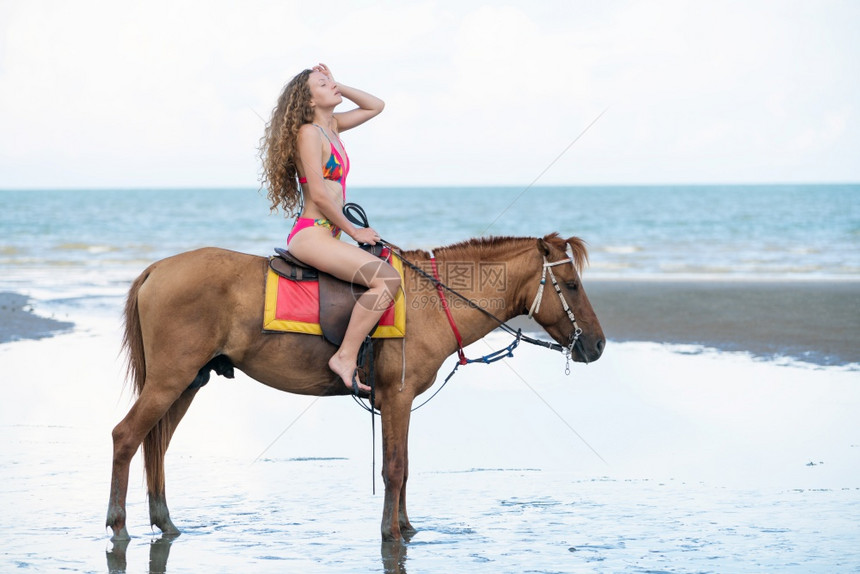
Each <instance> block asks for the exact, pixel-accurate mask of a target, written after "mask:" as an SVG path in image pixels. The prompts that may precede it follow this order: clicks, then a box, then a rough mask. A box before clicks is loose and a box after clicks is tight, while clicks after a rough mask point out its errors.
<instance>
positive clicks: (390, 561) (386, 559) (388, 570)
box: [379, 540, 406, 574]
mask: <svg viewBox="0 0 860 574" xmlns="http://www.w3.org/2000/svg"><path fill="white" fill-rule="evenodd" d="M379 551H380V554H382V568H383V572H385V574H406V542H405V541H404V542H401V541H399V540H394V541H388V542H385V541H384V542H383V543H382V546H380V549H379Z"/></svg>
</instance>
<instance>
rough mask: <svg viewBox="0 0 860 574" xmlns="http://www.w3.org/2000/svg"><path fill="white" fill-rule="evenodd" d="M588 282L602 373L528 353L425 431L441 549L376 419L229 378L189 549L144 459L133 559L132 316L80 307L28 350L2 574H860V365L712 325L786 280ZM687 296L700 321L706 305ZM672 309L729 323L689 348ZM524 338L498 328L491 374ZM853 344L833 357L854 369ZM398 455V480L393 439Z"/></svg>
mask: <svg viewBox="0 0 860 574" xmlns="http://www.w3.org/2000/svg"><path fill="white" fill-rule="evenodd" d="M585 285H586V288H587V290H588V292H589V294H590V295H591V298H592V302H593V303H594V306H595V309H596V310H597V311H598V314H599V316H601V319H603V320H604V324H605V329H606V332H607V335H608V337H609V343H608V345H607V349H606V352H605V354H604V357H602V358H601V359H600V360H599V361H597V362H596V363H593V364H590V365H587V366H585V365H580V364H577V365H574V366H573V368H572V372H571V375H570V376H568V377H566V376H565V375H564V373H563V370H564V359H563V357H562V356H561V355H560V354H558V353H554V352H551V351H547V350H545V349H539V348H535V347H529V346H526V345H521V346H520V348H518V349H517V350H516V352H515V356H514V357H513V358H511V359H506V360H505V361H504V362H502V363H497V364H495V365H490V366H487V365H470V366H467V367H462V368H461V369H460V370H459V371H458V374H457V375H456V376H455V377H454V378H453V379H452V381H451V382H450V383H449V384H448V385H447V386H446V388H445V389H443V391H442V392H441V393H440V394H439V395H438V396H437V397H436V398H435V399H433V401H432V402H430V403H429V404H428V405H427V406H425V407H423V408H422V409H421V410H419V411H417V412H416V413H415V414H414V415H413V418H412V425H411V431H410V443H411V444H410V482H409V489H408V490H409V509H410V516H411V518H412V521H413V523H414V524H415V526H416V527H417V528H418V530H419V532H418V533H417V534H416V535H415V537H414V538H413V539H412V540H411V541H410V543H409V544H408V545H406V546H400V545H390V544H382V545H380V542H379V517H380V513H381V504H382V488H383V486H382V481H381V479H380V478H379V476H378V473H379V471H380V468H379V466H377V467H376V469H375V473H376V475H377V476H376V479H375V487H376V494H375V495H374V494H372V493H371V488H372V485H373V480H374V479H373V475H374V471H373V470H372V467H371V461H372V457H371V446H372V441H371V436H370V421H369V420H368V419H369V416H368V415H367V413H365V412H364V411H362V410H361V409H359V408H357V407H356V406H355V405H354V404H352V401H351V400H350V399H348V398H346V397H343V398H339V399H337V398H335V399H316V398H313V397H297V396H292V395H287V394H284V393H279V392H277V391H273V390H272V389H269V388H267V387H264V386H262V385H259V384H257V383H255V382H253V381H251V380H249V379H248V378H247V377H245V376H244V375H242V374H241V373H238V375H237V378H236V379H235V380H227V379H222V378H219V377H215V378H213V381H212V382H211V383H210V384H209V385H208V386H207V387H206V388H205V389H204V390H203V391H202V392H201V393H200V395H199V397H198V399H196V401H195V403H194V405H193V406H192V408H191V410H190V411H189V414H188V415H187V417H186V419H185V420H184V421H183V423H182V425H181V426H180V429H179V431H178V432H177V435H176V438H175V439H174V442H173V444H172V445H171V451H170V452H169V453H168V459H167V460H168V462H167V473H168V492H169V497H170V500H171V501H172V505H171V508H172V511H173V517H174V520H175V522H176V523H177V525H179V527H180V529H181V530H183V535H182V536H180V537H179V538H178V539H176V540H170V539H162V538H161V537H160V536H159V534H158V533H157V532H156V533H152V534H151V531H150V528H149V526H148V516H147V510H146V500H145V492H144V491H145V488H144V486H143V483H142V478H140V479H138V478H135V477H142V474H141V468H140V464H141V462H140V460H139V457H137V458H136V459H135V462H134V464H133V467H132V480H131V483H130V487H129V505H128V508H129V529H130V531H131V533H132V535H133V536H134V538H133V539H132V541H131V542H130V543H129V544H128V545H127V546H125V545H121V546H120V547H115V546H114V545H113V544H112V543H110V542H109V541H108V540H107V535H106V534H105V533H104V531H103V530H102V525H103V522H104V511H105V507H106V498H107V488H108V478H109V473H110V449H111V446H110V444H111V443H110V429H111V428H112V426H113V425H114V424H115V423H116V422H118V421H119V419H120V418H122V416H124V414H125V411H126V410H127V408H128V406H129V403H128V399H129V393H128V390H127V388H126V390H125V391H123V389H124V385H123V382H122V380H123V368H122V367H123V366H122V363H121V359H120V357H118V351H119V339H120V321H119V310H120V306H119V303H120V300H119V299H118V300H117V301H116V302H115V304H114V305H113V306H112V307H113V309H112V311H111V312H102V313H81V314H75V312H72V313H71V316H69V317H68V319H70V320H71V321H72V322H74V323H75V328H74V329H73V330H71V332H70V331H69V330H68V329H67V328H66V327H65V326H63V327H62V330H61V331H60V332H59V333H58V334H57V335H56V336H53V337H50V338H43V339H40V340H36V339H35V338H34V339H32V340H23V338H24V337H25V336H28V335H29V336H30V337H35V336H37V335H38V336H41V335H42V334H44V333H43V331H41V330H40V329H36V330H31V331H27V330H26V329H27V328H25V329H24V330H23V331H20V330H19V331H17V332H15V333H14V334H13V335H12V337H13V338H14V339H17V340H14V341H12V342H9V343H6V344H3V345H0V366H2V369H3V372H4V376H3V381H4V389H6V391H7V396H8V397H10V399H11V400H6V401H3V403H2V406H0V415H2V419H1V420H2V421H3V423H2V425H0V433H2V437H0V439H2V441H3V444H4V445H5V446H4V449H3V450H2V455H0V484H2V486H0V501H2V504H3V506H4V508H5V509H6V511H5V512H4V514H3V517H2V518H0V526H2V528H3V531H4V532H6V533H7V534H6V537H5V549H4V553H3V555H2V558H0V567H2V569H13V568H14V569H20V568H23V569H31V570H35V571H52V570H55V569H58V568H62V569H63V570H65V571H74V572H96V571H104V570H105V567H106V566H107V567H108V568H109V569H113V570H112V571H118V572H120V571H129V572H132V571H140V570H141V568H145V567H146V565H147V564H150V568H155V569H153V570H151V571H162V570H158V569H157V568H161V567H162V566H159V565H163V567H164V568H166V570H164V571H168V572H199V571H201V569H202V570H205V571H211V572H228V571H254V572H281V571H283V570H284V569H289V570H294V569H298V570H302V571H307V572H379V571H386V572H408V571H416V572H421V571H440V570H450V569H452V568H455V569H461V570H475V571H493V572H522V571H525V570H529V571H534V572H645V571H671V572H727V571H731V572H762V571H779V572H836V571H839V572H852V571H858V569H860V553H858V552H857V550H856V547H857V544H856V542H857V541H858V540H860V528H858V525H857V523H856V520H854V519H853V517H854V516H856V515H857V511H858V510H860V481H858V477H860V428H858V426H857V424H856V420H855V419H856V417H855V414H856V412H858V409H860V385H858V375H857V373H858V371H857V370H856V366H853V367H852V366H851V364H850V363H848V362H847V360H848V359H849V358H850V357H851V355H850V351H851V350H849V351H848V353H849V354H847V355H840V356H843V357H844V358H843V359H840V361H841V363H840V364H839V365H836V366H834V365H827V364H823V363H822V362H814V361H804V360H803V359H802V357H798V356H794V355H792V354H791V353H786V352H784V351H785V350H786V349H789V348H790V345H788V342H781V343H780V344H779V345H777V347H778V348H777V347H768V346H767V345H763V346H761V347H759V348H760V350H761V352H760V353H757V352H754V351H755V350H754V349H753V345H754V344H764V343H767V341H768V340H770V337H771V335H772V334H773V333H778V332H783V331H785V330H786V329H787V328H788V326H789V325H790V322H789V321H788V320H787V319H783V320H781V321H774V322H773V324H772V325H770V326H769V327H768V329H765V330H758V331H749V332H748V333H747V334H745V335H743V336H741V337H740V338H737V339H732V341H731V344H737V345H738V346H739V347H740V348H739V349H737V350H731V351H730V350H720V347H721V343H720V341H721V339H720V337H721V336H723V335H724V334H725V332H726V329H728V330H729V331H732V329H731V325H729V326H728V327H727V326H725V325H715V322H716V321H715V318H716V317H718V316H719V314H720V313H719V312H718V311H714V310H712V311H708V310H707V309H708V308H709V307H711V306H713V307H715V308H716V309H717V310H719V309H720V308H722V303H723V302H724V301H729V300H731V301H734V302H735V303H734V304H735V309H736V311H735V312H736V313H738V315H737V317H743V316H747V317H755V313H756V312H757V311H756V308H758V307H759V306H760V305H761V301H762V297H763V295H762V293H761V290H762V289H764V287H763V285H762V284H760V283H756V284H744V283H738V284H732V285H729V286H726V285H714V284H709V283H707V284H701V285H690V284H686V283H685V284H677V283H672V282H670V283H659V282H612V281H605V282H604V281H595V282H592V283H588V282H587V281H586V283H585ZM816 287H823V293H819V294H818V295H815V294H814V293H813V292H814V290H815V288H816ZM848 287H849V286H848V285H843V284H834V285H821V286H815V285H811V284H809V285H805V286H803V287H798V289H797V290H795V289H783V290H777V291H780V293H782V294H781V295H779V294H778V295H776V296H774V295H771V296H768V297H764V299H767V300H774V299H777V300H779V301H781V303H782V304H788V303H789V302H790V301H791V300H792V299H793V298H794V297H796V296H797V293H798V292H799V293H801V294H802V295H803V299H804V300H805V301H812V300H816V299H820V300H826V301H829V303H828V304H829V305H833V306H834V308H838V307H840V306H841V305H843V304H844V303H845V297H849V296H850V293H851V289H849V288H848ZM661 293H662V295H661ZM683 293H687V294H688V295H689V296H690V297H691V298H692V299H695V300H697V301H699V303H690V302H687V303H684V296H683ZM692 294H696V296H695V297H693V296H692ZM721 294H722V295H721ZM702 295H707V297H704V299H706V300H707V301H709V303H707V304H705V303H702V302H701V299H702ZM721 297H722V299H721ZM779 297H783V298H782V299H780V298H779ZM849 298H850V297H849ZM6 300H7V301H8V297H7V299H6ZM670 309H676V310H677V309H680V310H682V311H685V312H687V313H688V314H689V315H696V316H704V317H705V318H706V319H707V320H703V321H699V322H697V323H696V324H697V325H701V326H702V328H698V329H697V328H693V327H688V328H687V329H675V330H673V329H672V328H671V327H672V326H673V325H674V324H675V322H674V321H671V320H670V319H669V318H668V317H666V314H667V313H670V311H669V310H670ZM21 312H22V310H21V309H17V310H15V311H10V310H9V308H7V309H6V310H5V311H4V313H6V314H5V315H4V316H3V322H2V323H3V325H4V329H6V335H7V336H9V335H10V333H9V331H8V329H9V325H10V323H9V322H7V321H6V317H8V316H9V314H10V313H21ZM700 314H704V315H700ZM783 315H785V314H783ZM781 316H782V315H781ZM627 317H629V318H630V320H629V321H628V320H626V319H625V318H627ZM661 317H662V319H661ZM520 324H522V325H524V326H526V327H528V323H527V322H525V321H524V320H521V321H520ZM807 324H808V323H807ZM625 325H627V327H625ZM757 337H761V339H758V338H757ZM647 339H651V340H650V341H648V340H647ZM509 340H510V339H509V336H507V335H503V334H501V333H498V332H494V333H491V334H490V335H489V336H488V337H487V338H486V339H485V340H482V341H478V342H477V343H475V344H473V345H472V346H470V347H469V348H467V355H468V356H470V357H471V356H477V355H480V354H486V353H487V352H489V351H490V350H491V349H495V348H499V347H501V346H504V345H506V344H507V342H508V341H509ZM829 340H830V339H829V338H826V337H825V338H823V339H821V340H818V341H813V342H812V344H811V345H809V346H808V349H809V350H814V351H815V352H816V353H820V355H816V356H821V357H831V356H833V355H835V352H834V351H833V349H831V348H830V343H829V342H828V341H829ZM756 342H758V343H756ZM790 342H791V343H792V344H794V343H800V342H802V341H801V340H799V339H798V340H795V339H792V340H791V341H790ZM775 350H776V351H777V356H773V355H774V351H775ZM46 358H50V360H46ZM827 360H828V361H832V360H833V359H827ZM452 367H453V362H452V361H451V360H449V361H448V363H446V365H445V366H443V368H442V369H441V370H440V375H441V376H444V375H446V374H447V373H448V372H449V370H450V369H451V368H452ZM438 384H439V383H438V382H437V385H438ZM288 427H289V429H288V432H284V431H285V429H287V428H288ZM345 430H348V432H347V433H346V434H345V433H344V431H345ZM377 432H379V431H378V427H377ZM281 433H284V434H283V436H280V435H281ZM375 444H376V449H377V465H378V464H379V461H380V460H381V459H380V456H381V455H380V453H379V452H378V449H379V448H380V440H379V437H377V439H376V443H375ZM72 493H73V494H72ZM56 556H62V557H63V558H62V559H58V558H56ZM153 565H155V566H153Z"/></svg>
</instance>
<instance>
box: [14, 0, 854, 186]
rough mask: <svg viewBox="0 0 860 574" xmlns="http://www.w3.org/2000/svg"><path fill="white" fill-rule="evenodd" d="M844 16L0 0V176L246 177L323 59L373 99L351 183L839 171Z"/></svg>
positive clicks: (71, 182)
mask: <svg viewBox="0 0 860 574" xmlns="http://www.w3.org/2000/svg"><path fill="white" fill-rule="evenodd" d="M323 7H324V8H323ZM858 28H860V2H856V1H850V0H849V1H844V2H838V1H829V0H821V1H816V2H792V1H789V0H785V1H762V0H744V1H739V2H736V1H731V0H727V1H708V0H702V1H696V2H693V1H686V2H683V1H670V0H666V1H662V0H659V1H657V0H655V1H607V2H592V1H582V0H570V1H552V2H550V1H541V0H526V1H499V2H481V1H473V0H457V1H447V0H440V1H435V2H422V1H415V2H411V1H400V2H396V1H391V2H386V1H372V2H370V1H360V0H359V1H339V0H335V1H330V2H325V3H317V2H308V1H301V2H299V1H292V0H286V1H264V0H245V1H242V2H239V1H233V2H228V1H221V0H212V1H207V2H203V1H198V2H195V1H182V0H179V1H172V0H171V1H164V0H147V1H145V2H144V1H125V0H109V1H93V0H78V1H74V2H71V1H63V0H59V1H56V0H54V1H51V0H46V1H41V0H0V189H21V188H46V187H47V188H114V187H119V188H151V187H256V186H258V185H259V171H260V167H259V165H260V163H259V159H258V157H257V147H258V145H259V139H260V136H261V135H262V132H263V127H264V125H265V121H266V120H268V118H269V116H270V114H271V111H272V108H273V106H274V104H275V101H276V99H277V97H278V95H279V93H280V91H281V89H282V87H283V86H284V84H286V82H287V81H289V79H290V78H291V77H292V76H294V75H295V74H296V73H298V72H299V71H301V70H302V69H304V68H307V67H312V66H313V65H315V64H316V63H318V62H324V63H326V64H327V65H328V66H329V67H330V68H331V70H332V72H333V74H334V77H335V80H336V81H338V82H340V83H343V84H346V85H349V86H353V87H356V88H360V89H363V90H365V91H367V92H370V93H372V94H374V95H377V96H379V97H380V98H382V99H383V100H384V101H385V102H386V108H385V111H384V112H383V113H382V114H381V115H380V116H378V117H377V118H375V119H374V120H372V121H371V122H368V123H367V124H364V125H363V126H360V127H359V128H356V129H355V130H353V131H349V132H346V133H345V134H344V137H343V140H344V143H345V145H346V147H347V150H348V152H349V155H350V158H351V160H352V164H353V168H352V171H351V173H350V180H349V182H350V185H351V186H352V185H356V186H358V185H360V186H407V185H420V186H433V185H454V186H459V185H464V186H480V185H494V186H495V185H511V186H523V185H529V184H533V183H534V184H536V185H612V184H686V183H692V184H698V183H703V184H708V183H795V182H796V183H817V182H857V181H860V161H858V159H860V35H858V34H856V30H857V29H858ZM349 106H350V103H349V102H344V104H342V107H340V108H338V110H346V109H349ZM601 114H602V115H601ZM595 120H596V121H595Z"/></svg>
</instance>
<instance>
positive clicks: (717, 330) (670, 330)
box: [585, 277, 860, 365]
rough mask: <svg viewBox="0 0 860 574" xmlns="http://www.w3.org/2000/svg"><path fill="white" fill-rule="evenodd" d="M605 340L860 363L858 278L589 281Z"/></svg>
mask: <svg viewBox="0 0 860 574" xmlns="http://www.w3.org/2000/svg"><path fill="white" fill-rule="evenodd" d="M585 288H586V291H587V293H588V296H589V299H590V300H591V303H592V305H593V307H594V310H595V311H596V313H597V316H598V318H599V319H600V323H601V325H602V326H603V330H604V333H605V334H606V338H607V339H609V340H610V341H653V342H661V343H676V344H696V345H704V346H708V347H714V348H717V349H720V350H725V351H747V352H749V353H752V354H753V355H756V356H761V357H773V356H787V357H793V358H797V359H801V360H803V361H807V362H811V363H815V364H820V365H844V364H848V363H860V344H858V339H860V337H858V332H860V282H854V281H759V280H755V281H706V280H696V281H660V280H655V281H649V280H595V279H592V280H589V279H588V278H587V277H586V280H585Z"/></svg>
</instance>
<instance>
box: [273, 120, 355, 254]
mask: <svg viewBox="0 0 860 574" xmlns="http://www.w3.org/2000/svg"><path fill="white" fill-rule="evenodd" d="M314 125H315V126H316V127H318V128H319V129H320V131H321V132H322V133H323V135H324V136H325V139H327V140H328V143H329V145H330V146H331V155H329V158H328V161H327V162H326V163H325V165H323V168H322V173H323V177H324V178H325V179H327V180H329V181H336V182H338V183H339V184H340V185H341V189H342V193H343V200H344V201H346V176H347V174H349V156H348V155H347V154H346V148H345V147H343V142H342V141H341V140H340V137H337V135H336V134H335V137H337V141H338V143H339V144H340V147H341V149H343V155H344V157H343V158H342V157H341V156H340V153H338V151H337V148H336V147H335V146H334V142H332V141H331V138H329V137H328V134H327V133H325V130H324V129H322V127H320V126H318V125H317V124H314ZM307 182H308V179H307V178H306V177H302V178H300V179H299V183H302V184H306V183H307ZM314 226H318V227H325V228H326V229H328V230H329V231H331V235H332V237H335V238H337V237H340V233H341V230H340V228H339V227H337V226H336V225H335V224H334V223H333V222H332V221H331V220H329V219H326V218H323V219H313V218H311V217H297V218H296V222H295V223H294V224H293V228H292V229H291V230H290V235H289V236H288V237H287V245H289V244H290V240H291V239H292V238H293V236H295V234H296V233H298V232H299V231H301V230H302V229H305V228H307V227H314Z"/></svg>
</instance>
